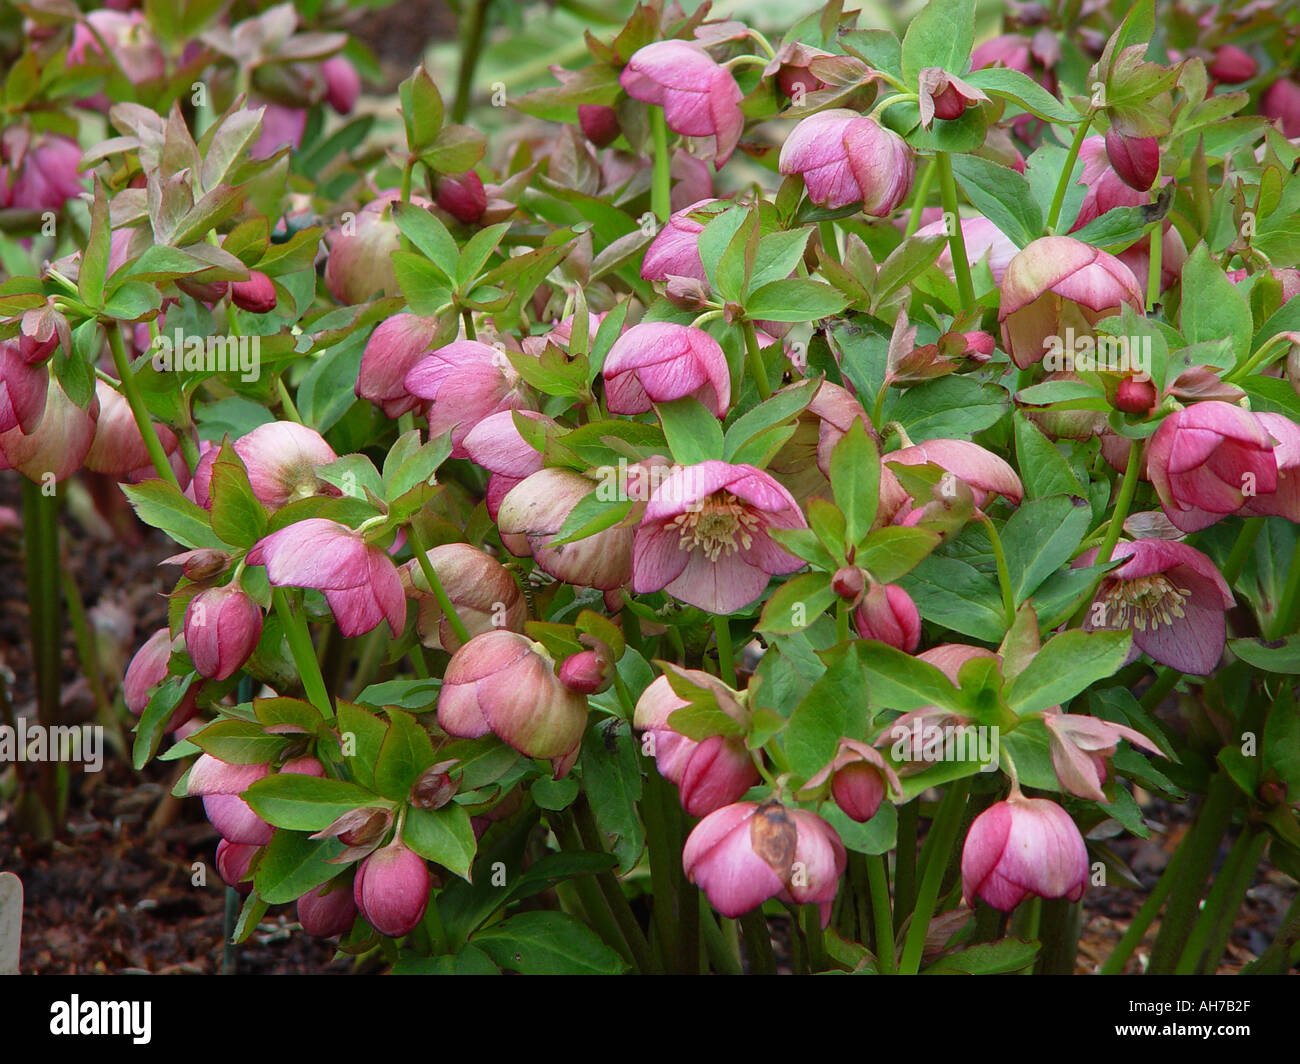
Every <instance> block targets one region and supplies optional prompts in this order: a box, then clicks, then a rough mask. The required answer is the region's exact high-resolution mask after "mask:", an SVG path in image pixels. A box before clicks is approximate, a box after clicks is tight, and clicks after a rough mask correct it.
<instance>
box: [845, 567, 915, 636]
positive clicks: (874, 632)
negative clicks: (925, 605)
mask: <svg viewBox="0 0 1300 1064" xmlns="http://www.w3.org/2000/svg"><path fill="white" fill-rule="evenodd" d="M853 626H854V627H855V628H856V629H857V631H858V635H860V636H861V637H862V638H863V639H878V640H879V641H880V642H882V643H888V644H889V645H890V646H891V647H894V648H896V649H897V650H901V651H902V652H903V653H904V654H912V653H915V651H916V648H917V647H918V646H919V645H920V643H921V614H920V612H919V611H918V610H917V608H916V603H915V602H913V601H912V596H911V595H909V594H908V593H907V592H906V591H904V590H903V589H902V588H901V587H899V586H898V585H897V584H877V583H875V582H874V581H873V582H872V584H871V586H870V587H868V588H867V593H866V594H865V595H864V596H863V597H862V601H861V602H859V603H858V608H857V609H856V610H854V611H853Z"/></svg>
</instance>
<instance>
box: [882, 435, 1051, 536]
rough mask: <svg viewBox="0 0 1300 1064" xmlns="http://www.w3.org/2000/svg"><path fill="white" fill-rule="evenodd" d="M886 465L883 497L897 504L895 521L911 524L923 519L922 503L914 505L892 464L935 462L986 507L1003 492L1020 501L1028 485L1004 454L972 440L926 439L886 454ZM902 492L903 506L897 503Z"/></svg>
mask: <svg viewBox="0 0 1300 1064" xmlns="http://www.w3.org/2000/svg"><path fill="white" fill-rule="evenodd" d="M881 460H882V461H883V462H884V464H885V469H884V470H883V471H882V474H881V501H882V503H885V502H890V503H894V504H895V510H896V512H895V514H894V523H895V524H909V523H914V522H915V521H916V520H919V519H920V517H921V513H922V508H921V507H919V506H918V507H916V508H914V509H913V508H912V507H911V506H910V505H909V500H908V499H907V496H906V493H904V492H903V489H902V487H901V485H899V483H898V480H897V478H896V477H895V475H894V474H893V472H892V471H891V470H889V468H888V467H889V466H890V465H891V464H895V465H905V466H915V465H927V464H933V465H936V466H938V467H939V468H940V469H942V470H944V471H945V472H948V473H951V474H952V475H953V476H954V477H956V478H957V479H958V480H960V481H961V482H962V483H964V484H965V485H966V486H967V487H969V488H970V490H971V494H972V496H973V498H974V503H975V506H976V507H977V508H979V507H983V506H984V505H985V504H986V503H987V502H988V501H989V498H990V497H991V496H994V495H1001V496H1002V497H1003V498H1005V499H1006V500H1007V501H1008V502H1011V503H1014V504H1015V505H1017V506H1018V505H1019V504H1020V500H1021V499H1023V498H1024V495H1025V489H1024V486H1023V485H1022V484H1021V483H1020V477H1019V476H1017V475H1016V471H1015V470H1014V469H1012V468H1011V466H1009V465H1008V464H1007V463H1006V462H1005V461H1004V460H1003V459H1002V458H1000V457H998V456H997V455H996V454H994V453H993V452H992V451H989V450H986V449H985V448H983V447H981V446H980V445H979V444H978V443H972V442H971V441H969V440H926V442H925V443H915V444H912V446H910V447H903V448H900V449H899V450H897V451H892V452H890V453H889V454H886V455H884V456H883V457H882V459H881ZM900 496H901V503H902V504H901V507H900V506H898V505H897V503H898V502H899V498H900Z"/></svg>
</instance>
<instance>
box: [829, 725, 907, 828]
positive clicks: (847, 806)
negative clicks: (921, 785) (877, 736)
mask: <svg viewBox="0 0 1300 1064" xmlns="http://www.w3.org/2000/svg"><path fill="white" fill-rule="evenodd" d="M828 779H829V780H830V781H831V797H833V798H834V799H835V804H836V805H838V806H839V807H840V809H841V810H843V812H844V815H845V816H847V817H849V818H850V819H851V820H856V821H857V822H858V823H859V824H865V823H866V822H867V821H868V820H870V819H871V818H872V817H874V816H875V815H876V811H877V810H878V809H879V808H880V803H881V802H883V801H884V799H885V793H886V791H888V792H889V793H890V794H892V795H894V796H895V797H896V798H901V797H902V795H903V785H902V783H901V782H900V781H899V778H898V773H896V772H895V771H894V768H893V766H892V765H890V763H889V762H888V761H886V760H885V759H884V757H882V756H881V754H880V751H878V750H877V749H876V748H875V747H874V746H868V745H867V744H866V743H860V742H858V741H857V740H856V739H841V740H840V746H839V749H838V750H836V751H835V757H834V758H833V759H832V760H831V762H830V764H828V765H827V766H826V767H825V768H823V769H822V770H821V771H820V772H818V773H817V774H816V775H815V776H813V777H812V779H810V780H809V781H808V783H807V785H806V788H805V789H806V790H813V789H815V788H817V787H820V786H821V785H822V784H823V783H825V782H826V781H827V780H828Z"/></svg>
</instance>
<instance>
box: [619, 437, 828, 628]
mask: <svg viewBox="0 0 1300 1064" xmlns="http://www.w3.org/2000/svg"><path fill="white" fill-rule="evenodd" d="M806 527H807V521H805V520H804V516H803V513H802V512H801V511H800V509H799V504H798V503H796V502H795V500H794V496H792V495H791V494H790V493H789V492H788V491H787V490H786V489H785V488H783V487H782V486H781V485H780V484H778V483H777V482H776V481H775V480H773V479H772V477H771V476H770V475H769V474H767V473H765V472H763V471H762V470H761V469H755V468H754V467H753V466H750V465H728V464H727V463H726V462H720V461H716V460H713V459H711V460H709V461H706V462H700V463H699V464H698V465H692V466H686V467H684V468H682V469H679V470H677V471H676V472H675V473H672V474H671V475H669V476H668V477H667V478H666V479H665V480H664V481H663V482H662V483H661V484H660V485H659V486H658V488H656V489H655V491H654V492H653V493H652V494H651V496H650V502H649V503H648V504H647V506H646V509H645V513H644V514H643V515H642V518H641V526H640V528H638V529H637V532H636V540H635V542H634V544H633V548H632V589H633V590H634V591H636V592H638V593H643V592H647V591H658V590H660V589H661V588H662V589H664V590H666V591H667V592H668V593H669V594H670V595H672V596H674V597H675V598H678V599H680V600H681V601H682V602H686V603H689V604H690V605H692V606H697V607H699V608H700V609H702V610H708V611H710V612H713V613H718V614H727V613H732V612H734V611H735V610H738V609H740V608H741V607H743V606H747V605H749V604H750V603H751V602H753V601H754V600H755V599H757V598H758V597H759V596H760V595H762V594H763V592H764V590H766V588H767V585H768V581H769V579H770V578H771V577H772V576H773V575H776V574H784V573H792V572H794V571H795V570H796V569H798V568H800V567H801V566H802V565H803V562H802V561H801V560H800V559H799V558H796V557H795V556H794V555H793V554H791V553H789V552H788V551H786V550H785V549H783V548H782V547H779V546H778V545H777V544H776V542H775V541H774V540H773V539H772V538H771V537H770V536H769V535H768V533H767V530H768V529H769V528H806Z"/></svg>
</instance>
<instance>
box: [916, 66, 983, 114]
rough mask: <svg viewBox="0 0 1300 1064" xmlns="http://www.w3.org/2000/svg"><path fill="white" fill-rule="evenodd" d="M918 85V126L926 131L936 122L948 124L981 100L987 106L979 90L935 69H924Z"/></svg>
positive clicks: (937, 68)
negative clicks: (919, 117) (940, 119)
mask: <svg viewBox="0 0 1300 1064" xmlns="http://www.w3.org/2000/svg"><path fill="white" fill-rule="evenodd" d="M919 82H920V109H921V125H923V126H924V127H925V128H926V129H929V128H930V126H931V125H933V124H934V120H935V119H936V118H942V119H944V120H945V121H951V120H952V119H954V118H960V117H961V116H962V113H963V112H964V111H965V110H966V108H968V107H973V106H974V105H975V104H977V103H979V102H980V101H981V100H982V101H984V102H985V103H987V102H988V96H986V95H985V94H984V93H983V92H981V91H980V90H979V89H977V88H975V87H974V86H973V85H968V84H967V83H966V82H964V81H962V80H961V78H958V77H954V76H953V75H952V74H949V73H947V72H946V71H944V70H941V69H940V68H939V67H926V68H925V69H924V70H922V71H921V73H920V77H919Z"/></svg>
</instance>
